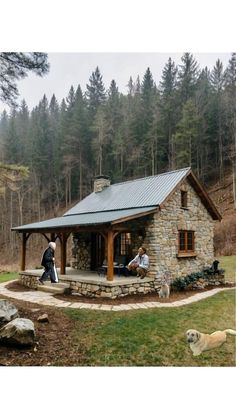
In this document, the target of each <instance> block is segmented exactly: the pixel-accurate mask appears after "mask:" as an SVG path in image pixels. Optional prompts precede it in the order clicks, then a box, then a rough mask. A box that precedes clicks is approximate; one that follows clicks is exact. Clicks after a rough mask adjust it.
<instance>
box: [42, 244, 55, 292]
mask: <svg viewBox="0 0 236 419" xmlns="http://www.w3.org/2000/svg"><path fill="white" fill-rule="evenodd" d="M55 250H56V243H54V242H50V243H48V247H47V249H46V250H45V251H44V253H43V257H42V261H41V265H42V266H43V267H44V272H43V274H42V276H41V278H39V282H40V284H42V285H44V281H46V279H47V278H48V276H49V277H50V279H51V282H52V283H55V282H58V278H57V273H56V269H55Z"/></svg>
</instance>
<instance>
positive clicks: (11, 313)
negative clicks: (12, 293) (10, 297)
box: [0, 300, 19, 327]
mask: <svg viewBox="0 0 236 419" xmlns="http://www.w3.org/2000/svg"><path fill="white" fill-rule="evenodd" d="M16 317H19V314H18V310H17V308H16V307H15V306H14V304H12V303H10V302H9V301H7V300H0V327H1V326H3V325H4V324H6V323H8V322H10V321H11V320H13V319H15V318H16Z"/></svg>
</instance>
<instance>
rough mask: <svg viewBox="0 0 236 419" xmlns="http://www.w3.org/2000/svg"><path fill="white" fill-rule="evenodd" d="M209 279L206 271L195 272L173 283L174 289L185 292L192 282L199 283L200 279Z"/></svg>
mask: <svg viewBox="0 0 236 419" xmlns="http://www.w3.org/2000/svg"><path fill="white" fill-rule="evenodd" d="M200 278H202V279H208V274H207V273H206V271H205V270H203V271H200V272H193V273H191V274H189V275H187V276H180V277H178V278H176V279H175V280H174V281H173V282H172V287H173V288H174V289H176V290H178V291H183V290H184V289H186V288H187V286H188V285H189V284H191V283H192V282H195V281H197V280H198V279H200Z"/></svg>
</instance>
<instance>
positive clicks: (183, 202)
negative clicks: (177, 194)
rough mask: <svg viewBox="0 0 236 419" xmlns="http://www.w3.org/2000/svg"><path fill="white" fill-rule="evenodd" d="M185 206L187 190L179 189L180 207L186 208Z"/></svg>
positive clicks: (186, 203) (186, 205)
mask: <svg viewBox="0 0 236 419" xmlns="http://www.w3.org/2000/svg"><path fill="white" fill-rule="evenodd" d="M187 207H188V192H187V191H181V208H187Z"/></svg>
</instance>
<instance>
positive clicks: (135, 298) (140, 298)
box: [6, 281, 234, 305]
mask: <svg viewBox="0 0 236 419" xmlns="http://www.w3.org/2000/svg"><path fill="white" fill-rule="evenodd" d="M230 286H232V287H233V286H234V285H223V284H222V285H221V286H220V287H219V288H229V287H230ZM6 288H8V289H9V290H11V291H15V292H22V291H32V289H29V288H27V287H24V286H23V285H21V284H20V283H19V282H18V281H15V282H12V283H9V284H8V285H7V286H6ZM214 288H217V287H213V286H208V287H205V288H204V289H202V290H201V289H199V290H185V291H173V292H171V293H170V297H169V298H160V297H159V295H158V294H157V293H150V294H145V295H127V296H125V297H120V298H116V299H110V298H96V297H85V296H79V295H70V294H69V295H66V294H65V295H64V294H55V297H56V298H57V299H58V300H62V301H68V302H71V303H77V302H78V303H90V304H108V305H120V304H129V303H130V304H135V303H143V302H148V301H153V302H161V303H173V302H175V301H179V300H183V299H185V298H188V297H191V296H192V295H196V294H199V293H202V292H205V291H208V290H212V289H214Z"/></svg>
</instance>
